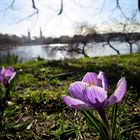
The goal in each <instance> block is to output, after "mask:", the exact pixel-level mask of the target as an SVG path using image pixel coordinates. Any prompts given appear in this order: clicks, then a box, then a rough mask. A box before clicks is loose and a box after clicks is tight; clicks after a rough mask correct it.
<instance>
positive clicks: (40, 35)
mask: <svg viewBox="0 0 140 140" xmlns="http://www.w3.org/2000/svg"><path fill="white" fill-rule="evenodd" d="M40 38H42V30H41V27H40Z"/></svg>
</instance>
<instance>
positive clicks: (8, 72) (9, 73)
mask: <svg viewBox="0 0 140 140" xmlns="http://www.w3.org/2000/svg"><path fill="white" fill-rule="evenodd" d="M3 74H4V76H5V77H6V78H7V79H8V80H9V81H11V80H12V79H13V78H14V77H15V75H16V72H15V71H14V69H13V68H12V67H9V68H7V69H6V70H5V71H4V73H3Z"/></svg>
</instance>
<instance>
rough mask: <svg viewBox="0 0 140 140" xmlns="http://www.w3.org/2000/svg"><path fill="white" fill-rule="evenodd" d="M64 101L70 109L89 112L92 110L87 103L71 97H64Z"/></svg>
mask: <svg viewBox="0 0 140 140" xmlns="http://www.w3.org/2000/svg"><path fill="white" fill-rule="evenodd" d="M62 99H63V101H64V102H65V104H66V105H68V106H69V107H70V108H73V109H77V110H89V109H91V106H90V105H88V104H87V103H85V102H83V101H81V100H78V99H74V98H72V97H70V96H62Z"/></svg>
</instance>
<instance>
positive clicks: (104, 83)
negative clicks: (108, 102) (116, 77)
mask: <svg viewBox="0 0 140 140" xmlns="http://www.w3.org/2000/svg"><path fill="white" fill-rule="evenodd" d="M97 77H98V78H99V79H100V80H101V83H102V87H103V88H104V90H106V91H108V87H109V84H108V79H107V78H106V76H105V74H104V73H103V72H102V71H100V72H99V74H98V76H97Z"/></svg>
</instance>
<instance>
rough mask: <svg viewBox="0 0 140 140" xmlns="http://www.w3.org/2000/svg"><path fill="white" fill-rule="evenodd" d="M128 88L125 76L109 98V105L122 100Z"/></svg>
mask: <svg viewBox="0 0 140 140" xmlns="http://www.w3.org/2000/svg"><path fill="white" fill-rule="evenodd" d="M126 88H127V84H126V80H125V78H124V77H123V78H121V79H120V80H119V81H118V84H117V88H116V90H115V92H114V93H113V94H112V95H111V96H110V98H109V99H108V104H107V105H108V106H110V105H114V104H115V103H118V102H120V101H121V100H122V98H123V97H124V95H125V93H126Z"/></svg>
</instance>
